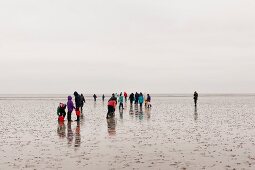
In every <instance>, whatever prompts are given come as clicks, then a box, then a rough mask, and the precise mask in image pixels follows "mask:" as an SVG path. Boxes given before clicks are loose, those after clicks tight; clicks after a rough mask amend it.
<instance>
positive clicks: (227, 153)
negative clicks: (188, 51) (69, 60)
mask: <svg viewBox="0 0 255 170" xmlns="http://www.w3.org/2000/svg"><path fill="white" fill-rule="evenodd" d="M59 102H66V100H58V99H56V98H54V99H51V100H49V99H47V98H43V99H41V100H34V99H29V98H27V99H26V100H22V99H17V100H14V99H8V98H7V99H1V100H0V115H1V126H0V127H1V128H0V135H1V140H0V153H1V154H0V169H255V97H254V96H239V97H238V96H234V97H231V96H209V97H201V98H199V100H198V107H197V109H195V108H194V106H193V101H192V97H172V98H171V97H154V98H153V102H152V105H153V107H152V109H150V110H148V109H144V108H143V110H142V111H141V110H140V109H138V110H137V108H135V107H133V108H131V109H130V106H129V104H127V105H125V109H124V111H123V113H120V112H119V110H118V109H117V111H116V115H115V118H112V119H108V120H106V119H105V117H106V110H107V106H106V104H107V103H106V102H105V103H102V101H101V100H98V101H97V102H96V103H94V101H92V99H91V100H89V99H87V103H86V104H85V107H84V118H83V119H82V120H81V122H80V123H77V122H75V121H74V122H72V123H69V124H68V123H67V121H65V122H64V123H63V124H59V123H58V122H57V116H56V108H57V106H58V103H59ZM75 118H76V116H75V114H74V113H73V115H72V119H73V120H75Z"/></svg>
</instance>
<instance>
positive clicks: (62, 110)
mask: <svg viewBox="0 0 255 170" xmlns="http://www.w3.org/2000/svg"><path fill="white" fill-rule="evenodd" d="M73 95H74V96H75V104H74V103H73V101H72V97H71V96H68V97H67V103H66V104H64V103H59V106H58V108H57V114H58V120H59V121H64V119H65V116H66V108H67V120H68V121H72V119H71V117H72V112H73V110H75V113H76V116H77V119H76V120H75V121H80V117H81V116H82V115H83V106H84V103H85V102H86V101H85V98H84V96H83V94H81V95H80V94H79V93H78V92H76V91H75V92H74V93H73ZM93 98H94V101H96V99H97V96H96V94H94V95H93ZM127 98H128V99H129V101H130V106H131V107H132V106H133V103H134V104H135V105H138V104H139V105H140V108H142V106H143V103H145V107H146V108H151V107H152V105H151V96H150V94H147V95H143V93H137V92H136V93H135V94H134V93H131V94H130V95H129V97H128V94H127V93H126V92H124V94H123V93H122V92H121V93H120V94H119V95H118V94H117V93H113V94H112V96H111V97H110V99H109V100H108V105H107V106H108V111H107V115H106V118H109V117H112V116H114V113H115V109H116V106H117V104H118V103H119V110H123V109H124V104H123V103H124V100H125V102H127ZM104 99H105V95H104V94H103V96H102V100H103V101H104ZM193 99H194V104H195V107H196V106H197V100H198V93H197V92H196V91H195V92H194V95H193Z"/></svg>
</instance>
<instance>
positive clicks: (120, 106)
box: [119, 93, 124, 110]
mask: <svg viewBox="0 0 255 170" xmlns="http://www.w3.org/2000/svg"><path fill="white" fill-rule="evenodd" d="M123 101H124V98H123V96H122V93H120V97H119V110H120V108H122V110H123V109H124V107H123Z"/></svg>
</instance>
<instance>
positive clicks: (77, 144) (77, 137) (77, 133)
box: [74, 122, 81, 147]
mask: <svg viewBox="0 0 255 170" xmlns="http://www.w3.org/2000/svg"><path fill="white" fill-rule="evenodd" d="M74 146H75V147H80V146H81V134H80V122H77V125H76V129H75V144H74Z"/></svg>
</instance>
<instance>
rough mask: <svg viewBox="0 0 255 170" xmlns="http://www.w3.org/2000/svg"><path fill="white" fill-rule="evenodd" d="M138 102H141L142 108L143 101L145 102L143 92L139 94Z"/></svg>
mask: <svg viewBox="0 0 255 170" xmlns="http://www.w3.org/2000/svg"><path fill="white" fill-rule="evenodd" d="M138 102H139V104H140V107H141V108H142V107H143V102H144V97H143V94H142V93H140V94H139V97H138Z"/></svg>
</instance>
